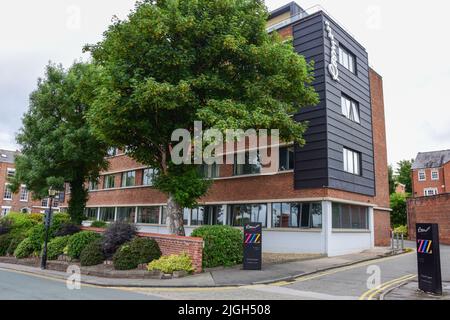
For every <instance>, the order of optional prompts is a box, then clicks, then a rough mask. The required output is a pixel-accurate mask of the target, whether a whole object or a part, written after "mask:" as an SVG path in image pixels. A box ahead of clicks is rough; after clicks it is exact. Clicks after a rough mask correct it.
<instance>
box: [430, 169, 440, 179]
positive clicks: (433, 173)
mask: <svg viewBox="0 0 450 320" xmlns="http://www.w3.org/2000/svg"><path fill="white" fill-rule="evenodd" d="M431 180H439V170H437V169H434V170H431Z"/></svg>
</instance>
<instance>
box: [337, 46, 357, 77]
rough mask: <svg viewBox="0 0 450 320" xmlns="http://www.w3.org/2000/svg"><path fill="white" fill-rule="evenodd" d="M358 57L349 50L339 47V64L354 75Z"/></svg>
mask: <svg viewBox="0 0 450 320" xmlns="http://www.w3.org/2000/svg"><path fill="white" fill-rule="evenodd" d="M355 62H356V57H355V56H354V55H353V54H352V53H350V51H348V50H347V49H345V48H343V47H342V45H340V46H339V63H340V64H341V65H343V66H344V68H346V69H347V70H349V71H350V72H352V73H356V63H355Z"/></svg>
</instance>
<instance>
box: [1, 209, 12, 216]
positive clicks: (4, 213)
mask: <svg viewBox="0 0 450 320" xmlns="http://www.w3.org/2000/svg"><path fill="white" fill-rule="evenodd" d="M10 211H11V207H2V211H1V216H2V217H4V216H6V215H7V214H8V213H9V212H10Z"/></svg>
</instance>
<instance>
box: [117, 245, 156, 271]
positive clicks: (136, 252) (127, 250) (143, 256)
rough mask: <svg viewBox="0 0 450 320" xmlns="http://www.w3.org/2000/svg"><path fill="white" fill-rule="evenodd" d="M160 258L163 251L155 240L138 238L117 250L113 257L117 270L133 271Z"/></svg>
mask: <svg viewBox="0 0 450 320" xmlns="http://www.w3.org/2000/svg"><path fill="white" fill-rule="evenodd" d="M159 257H161V250H160V249H159V246H158V243H157V242H156V241H155V240H153V239H150V238H138V237H137V238H134V239H133V240H132V241H130V242H127V243H126V244H124V245H122V246H121V247H120V248H119V250H117V252H116V253H115V254H114V257H113V263H114V268H115V269H117V270H131V269H136V268H137V267H138V266H139V265H140V264H143V263H149V262H151V261H153V260H155V259H158V258H159Z"/></svg>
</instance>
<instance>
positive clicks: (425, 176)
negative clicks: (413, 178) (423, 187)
mask: <svg viewBox="0 0 450 320" xmlns="http://www.w3.org/2000/svg"><path fill="white" fill-rule="evenodd" d="M421 174H423V179H422V178H421V177H420V175H421ZM417 178H418V180H419V181H427V173H426V171H425V170H423V169H422V170H419V171H418V172H417Z"/></svg>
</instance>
